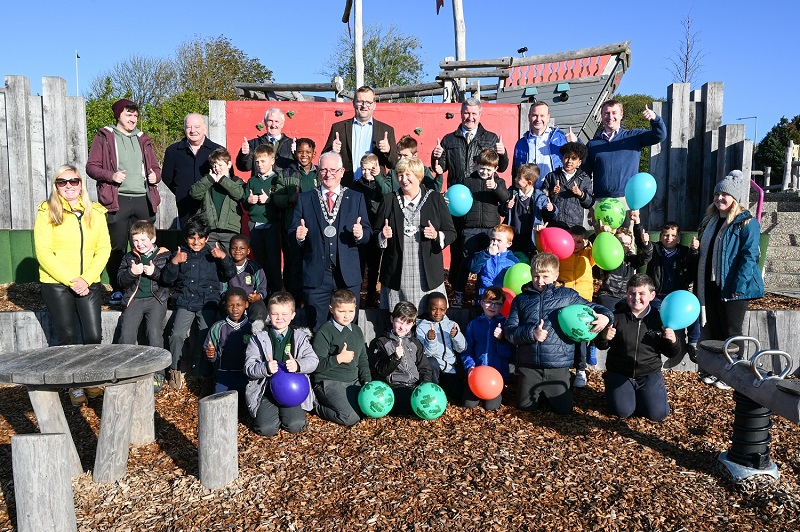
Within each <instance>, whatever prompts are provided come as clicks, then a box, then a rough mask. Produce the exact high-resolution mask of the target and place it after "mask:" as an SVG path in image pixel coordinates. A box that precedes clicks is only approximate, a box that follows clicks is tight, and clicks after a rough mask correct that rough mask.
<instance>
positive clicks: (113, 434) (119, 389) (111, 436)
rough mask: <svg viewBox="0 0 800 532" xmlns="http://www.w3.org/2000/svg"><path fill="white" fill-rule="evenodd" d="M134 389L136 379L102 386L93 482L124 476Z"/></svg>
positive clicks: (129, 439)
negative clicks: (103, 390) (103, 388)
mask: <svg viewBox="0 0 800 532" xmlns="http://www.w3.org/2000/svg"><path fill="white" fill-rule="evenodd" d="M135 392H136V383H133V382H131V383H128V384H115V385H113V386H106V391H105V394H104V395H103V420H102V423H100V436H99V437H98V438H97V455H96V458H95V461H94V476H93V478H94V481H95V482H114V481H115V480H119V479H121V478H122V477H124V476H125V468H126V467H127V465H128V447H129V446H130V443H131V425H132V419H131V418H132V417H133V397H134V395H135Z"/></svg>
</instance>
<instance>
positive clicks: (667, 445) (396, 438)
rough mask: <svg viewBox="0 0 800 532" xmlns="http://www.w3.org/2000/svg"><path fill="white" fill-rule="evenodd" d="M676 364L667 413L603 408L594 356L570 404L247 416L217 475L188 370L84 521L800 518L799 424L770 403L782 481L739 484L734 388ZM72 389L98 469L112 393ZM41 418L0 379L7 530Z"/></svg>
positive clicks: (277, 524) (200, 526)
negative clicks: (24, 439) (229, 470)
mask: <svg viewBox="0 0 800 532" xmlns="http://www.w3.org/2000/svg"><path fill="white" fill-rule="evenodd" d="M666 375H667V387H668V390H669V394H670V402H671V405H672V408H673V412H672V414H671V415H670V416H669V417H668V418H667V419H666V420H665V421H663V422H661V423H654V422H650V421H647V420H644V419H641V418H632V419H628V420H619V419H616V418H614V417H610V416H608V415H607V414H606V413H605V399H604V396H603V381H602V378H601V374H600V372H598V371H590V372H589V387H588V388H586V389H582V390H577V391H576V393H575V399H576V408H575V413H574V415H572V416H569V417H559V416H557V415H555V414H553V413H552V412H549V411H539V412H534V413H523V412H520V411H518V410H516V409H514V408H512V407H511V406H508V405H505V404H504V405H503V406H502V407H501V408H500V410H498V411H496V412H486V411H485V410H483V409H481V408H478V409H475V410H468V409H465V408H461V407H453V406H449V407H448V408H447V410H446V412H445V413H444V415H443V416H442V417H441V418H439V419H437V420H433V421H422V420H420V419H417V418H411V417H385V418H382V419H378V420H372V419H368V420H365V421H362V422H361V423H359V424H358V425H356V426H355V427H353V428H344V427H340V426H337V425H334V424H331V423H327V422H323V421H321V420H320V419H318V418H316V417H313V416H309V418H308V427H307V429H306V430H305V431H303V432H301V433H298V434H287V433H283V432H281V433H280V434H279V435H278V436H276V437H274V438H264V437H260V436H257V435H255V434H254V433H253V432H252V431H251V430H250V422H249V421H247V420H244V421H242V422H240V424H239V467H240V470H239V478H238V479H237V480H236V481H234V482H233V483H232V484H230V485H229V486H227V487H225V488H222V489H219V490H215V491H209V490H207V489H206V488H204V487H203V486H202V485H201V484H200V482H199V480H198V470H197V395H196V394H197V392H198V391H199V383H198V382H196V381H194V380H191V379H190V388H189V389H184V390H180V391H175V390H164V391H162V392H161V393H159V394H158V395H157V396H156V438H157V441H156V442H155V443H153V444H150V445H147V446H143V447H139V448H133V449H131V452H130V458H129V461H128V472H127V475H126V476H125V478H124V479H123V480H121V481H119V482H116V483H113V484H95V483H93V482H92V481H91V475H90V474H89V473H87V474H84V475H82V476H80V477H78V478H77V479H75V480H74V481H73V488H74V493H75V510H76V514H77V520H78V529H79V530H85V531H90V530H92V531H93V530H135V531H138V530H204V531H205V530H337V531H339V530H364V529H367V530H498V531H500V530H669V531H678V530H687V531H690V530H691V531H693V530H747V531H751V530H797V529H799V528H800V521H798V518H800V482H799V481H798V479H799V478H800V429H798V427H797V426H794V425H792V424H791V423H790V422H788V421H786V420H783V419H781V418H778V417H777V416H776V417H775V418H774V426H773V428H772V429H771V435H772V445H771V451H772V455H771V456H772V459H773V460H774V461H775V462H776V463H777V465H778V467H779V469H780V473H781V478H780V481H778V482H777V483H775V484H769V483H767V482H764V481H763V477H758V480H756V481H750V482H747V483H746V484H745V485H744V486H734V485H733V484H732V483H731V482H730V480H728V479H727V478H726V477H725V476H724V475H723V474H722V473H721V472H720V471H719V470H718V465H717V464H718V463H717V460H716V457H717V455H718V454H719V453H720V452H721V451H725V450H727V449H728V448H729V446H730V441H729V438H730V432H731V423H732V418H733V414H732V410H733V401H732V392H730V391H721V390H718V389H716V388H711V387H708V386H705V385H703V384H701V383H699V382H698V381H697V378H696V376H695V375H693V374H688V373H677V372H666ZM506 396H507V397H508V398H511V397H513V395H512V391H508V393H507V394H506ZM63 401H64V407H65V410H66V412H67V418H68V420H69V423H70V425H71V428H72V433H73V436H74V437H75V440H76V445H77V446H78V453H79V455H80V456H81V459H82V461H83V465H84V468H85V469H86V470H89V469H91V468H92V467H93V462H94V453H95V446H96V435H97V433H98V428H99V427H98V415H99V414H100V413H101V412H100V410H101V409H102V401H101V399H90V400H89V404H88V406H84V407H82V408H79V409H75V408H72V407H71V406H70V405H69V402H68V400H67V398H66V396H65V397H64V398H63ZM507 402H509V403H510V401H507ZM34 431H36V421H35V416H34V414H33V411H32V409H31V406H30V402H29V401H28V398H27V394H26V392H25V389H24V388H22V387H18V386H5V387H0V488H1V491H0V529H2V530H10V529H12V528H14V527H15V526H16V516H15V515H16V512H15V506H14V491H13V478H12V469H11V445H10V438H11V436H12V435H14V434H20V433H30V432H34Z"/></svg>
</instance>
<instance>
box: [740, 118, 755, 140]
mask: <svg viewBox="0 0 800 532" xmlns="http://www.w3.org/2000/svg"><path fill="white" fill-rule="evenodd" d="M736 120H755V123H756V124H755V128H756V132H755V134H754V135H753V144H758V117H757V116H743V117H740V118H737V119H736Z"/></svg>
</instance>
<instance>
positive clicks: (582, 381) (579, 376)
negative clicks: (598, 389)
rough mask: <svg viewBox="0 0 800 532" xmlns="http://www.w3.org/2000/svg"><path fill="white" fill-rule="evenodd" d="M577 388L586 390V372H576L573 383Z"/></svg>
mask: <svg viewBox="0 0 800 532" xmlns="http://www.w3.org/2000/svg"><path fill="white" fill-rule="evenodd" d="M572 385H573V386H574V387H575V388H585V387H586V371H585V370H581V371H576V372H575V382H573V383H572Z"/></svg>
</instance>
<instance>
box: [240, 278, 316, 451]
mask: <svg viewBox="0 0 800 532" xmlns="http://www.w3.org/2000/svg"><path fill="white" fill-rule="evenodd" d="M268 307H269V308H268V312H269V318H270V319H269V325H268V326H267V327H266V329H265V324H264V320H258V321H254V322H253V336H252V337H251V339H250V343H249V344H247V351H246V353H245V362H244V369H243V371H244V375H245V376H246V377H247V378H248V379H249V381H248V383H247V388H246V389H245V393H244V395H245V401H246V403H247V409H248V411H249V412H250V415H251V416H252V417H253V419H254V421H253V431H254V432H255V433H256V434H260V435H262V436H275V435H276V434H278V431H279V430H280V429H283V430H285V431H286V432H290V433H295V432H300V431H301V430H303V429H304V428H305V427H306V411H309V410H311V409H312V407H313V400H312V394H311V393H309V395H308V397H307V398H306V400H305V401H304V402H303V403H302V404H300V405H298V406H294V407H286V406H282V405H281V404H279V403H278V402H277V401H276V400H275V398H274V397H273V396H272V392H271V391H270V387H269V380H270V379H271V378H272V376H273V375H275V373H277V372H278V368H279V365H280V364H283V365H284V367H285V368H286V371H288V372H290V373H303V374H305V375H306V376H308V375H309V374H310V373H311V372H313V371H314V370H315V369H317V365H318V364H319V359H318V358H317V355H316V353H314V349H312V347H311V343H310V341H309V337H310V335H311V331H309V330H308V329H297V328H294V327H292V326H291V323H292V320H293V319H294V316H295V302H294V298H293V297H292V295H291V294H290V293H289V292H285V291H278V292H275V293H274V294H272V295H271V296H270V298H269V301H268Z"/></svg>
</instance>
